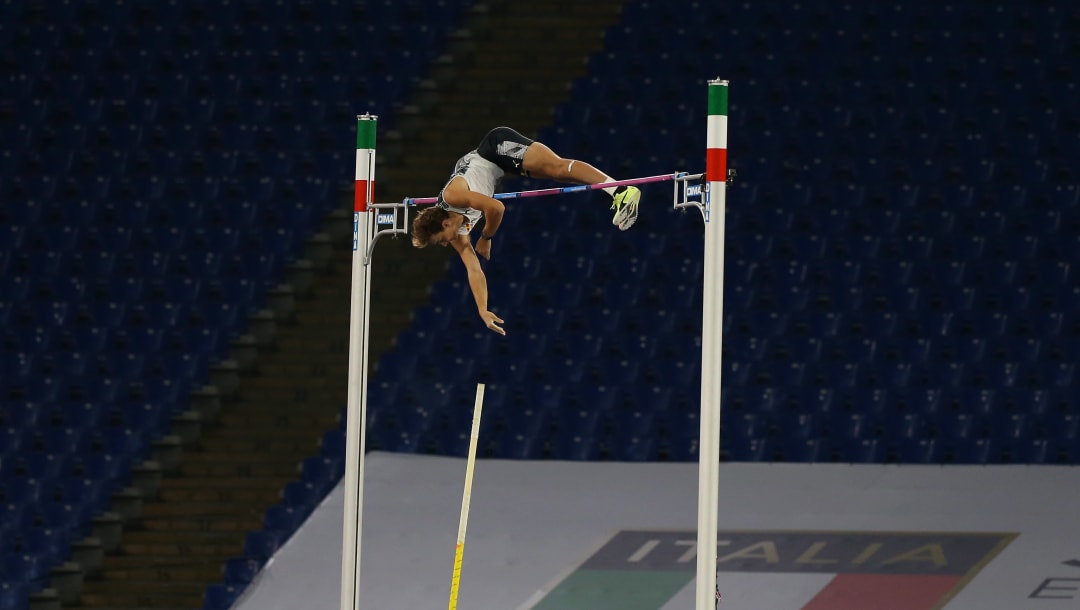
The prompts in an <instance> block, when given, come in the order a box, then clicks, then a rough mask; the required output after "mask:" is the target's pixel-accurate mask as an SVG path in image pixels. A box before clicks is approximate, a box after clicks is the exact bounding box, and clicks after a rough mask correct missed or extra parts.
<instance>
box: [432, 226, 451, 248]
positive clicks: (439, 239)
mask: <svg viewBox="0 0 1080 610" xmlns="http://www.w3.org/2000/svg"><path fill="white" fill-rule="evenodd" d="M456 236H457V227H453V226H447V224H446V222H443V228H442V231H439V232H438V233H435V234H434V235H432V236H431V243H432V244H433V245H436V246H448V245H450V242H452V241H454V237H456Z"/></svg>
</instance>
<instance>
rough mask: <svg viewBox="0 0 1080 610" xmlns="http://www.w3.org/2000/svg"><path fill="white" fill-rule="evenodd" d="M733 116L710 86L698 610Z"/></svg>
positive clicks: (724, 94) (713, 500) (724, 88)
mask: <svg viewBox="0 0 1080 610" xmlns="http://www.w3.org/2000/svg"><path fill="white" fill-rule="evenodd" d="M727 112H728V81H726V80H711V81H709V119H708V130H709V131H708V135H707V138H706V147H707V148H708V150H707V157H706V162H705V180H706V184H707V186H706V191H705V265H704V269H705V270H704V273H705V279H704V282H705V286H704V293H703V294H702V297H703V303H702V328H701V438H700V442H699V445H698V451H699V453H698V526H697V603H696V605H695V607H696V608H697V610H713V609H715V608H716V596H717V592H716V544H717V541H716V538H717V521H718V511H719V506H718V505H719V492H718V487H719V485H720V371H721V367H720V353H721V344H722V341H723V337H722V333H723V328H724V211H725V196H726V190H727Z"/></svg>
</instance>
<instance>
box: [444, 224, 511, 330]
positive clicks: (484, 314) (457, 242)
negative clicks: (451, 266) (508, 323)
mask: <svg viewBox="0 0 1080 610" xmlns="http://www.w3.org/2000/svg"><path fill="white" fill-rule="evenodd" d="M450 244H451V245H452V246H454V249H455V250H457V253H458V256H460V257H461V262H462V263H464V264H465V270H466V271H467V272H468V274H469V289H470V290H472V294H473V299H474V300H475V301H476V310H477V312H478V313H479V314H480V319H481V320H483V321H484V324H485V325H486V326H487V327H488V328H490V329H491V330H493V331H495V332H497V333H499V334H500V335H505V334H506V331H505V330H503V329H502V327H501V326H499V324H502V323H503V320H502V318H500V317H499V316H497V315H495V314H493V313H491V312H490V311H488V289H487V276H485V275H484V270H483V269H481V268H480V259H478V258H476V253H475V252H473V247H472V244H471V243H469V236H468V235H458V236H457V237H455V238H454V241H452V242H450Z"/></svg>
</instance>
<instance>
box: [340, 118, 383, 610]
mask: <svg viewBox="0 0 1080 610" xmlns="http://www.w3.org/2000/svg"><path fill="white" fill-rule="evenodd" d="M376 122H377V117H375V116H372V115H368V114H365V115H363V116H360V117H357V121H356V192H355V195H354V198H353V257H352V294H351V297H350V312H349V386H348V400H349V403H348V412H347V415H346V417H347V421H346V432H345V439H346V442H345V445H346V447H345V522H344V527H343V530H342V540H343V545H342V553H341V610H359V608H360V539H361V532H362V530H363V526H362V524H363V510H364V451H365V447H366V444H367V443H366V436H367V434H366V429H367V427H366V426H365V422H367V374H368V314H369V312H368V309H369V306H370V303H371V267H370V265H368V264H367V263H366V262H365V260H364V258H365V255H366V253H367V250H368V245H369V244H370V243H371V241H372V235H371V214H370V213H369V207H368V206H369V205H370V204H371V203H372V202H373V201H374V191H375V124H376Z"/></svg>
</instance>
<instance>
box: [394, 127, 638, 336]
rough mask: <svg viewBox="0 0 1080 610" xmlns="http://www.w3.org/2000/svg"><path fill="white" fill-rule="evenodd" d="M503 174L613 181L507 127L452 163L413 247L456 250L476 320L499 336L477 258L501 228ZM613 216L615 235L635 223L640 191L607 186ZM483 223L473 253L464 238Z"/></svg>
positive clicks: (419, 222) (420, 219) (416, 229)
mask: <svg viewBox="0 0 1080 610" xmlns="http://www.w3.org/2000/svg"><path fill="white" fill-rule="evenodd" d="M506 175H511V176H525V177H527V178H544V179H548V180H555V181H557V182H567V183H571V184H601V183H607V182H614V181H615V180H614V178H611V177H610V176H608V175H607V174H605V173H603V172H601V171H600V170H598V169H596V168H595V167H593V166H591V165H589V164H588V163H585V162H583V161H577V160H574V159H564V158H562V157H560V156H559V155H557V154H555V153H554V152H553V151H552V150H551V149H550V148H548V147H547V146H545V145H544V144H542V143H540V142H536V141H533V140H530V139H529V138H526V137H525V136H523V135H521V134H520V133H518V132H516V131H514V130H513V129H510V128H509V127H496V128H495V129H492V130H491V131H489V132H488V133H487V135H485V136H484V138H483V139H482V140H481V141H480V144H479V146H477V147H476V149H475V150H472V151H470V152H468V153H467V154H466V155H465V156H464V157H462V158H460V159H458V161H457V164H456V165H455V166H454V172H453V174H451V176H450V180H449V182H447V183H446V186H444V187H443V189H442V191H441V192H440V193H439V197H438V203H436V204H435V205H433V206H431V207H429V208H425V209H424V210H423V211H421V212H420V213H419V214H418V215H417V216H416V218H415V219H414V220H413V223H412V243H413V245H414V246H416V247H417V248H423V247H426V246H428V245H431V244H435V245H439V246H446V245H451V246H453V247H454V249H455V250H457V253H458V255H459V256H460V257H461V262H462V263H464V264H465V269H466V270H467V271H468V274H469V288H470V289H471V290H472V294H473V299H474V300H475V301H476V308H477V310H478V311H479V313H480V318H481V319H482V320H483V321H484V324H485V325H487V327H488V328H490V329H491V330H493V331H495V332H497V333H499V334H500V335H505V334H506V331H505V330H503V328H502V327H501V326H499V325H500V324H502V323H503V320H502V318H500V317H499V316H497V315H495V314H494V313H492V312H491V311H490V310H488V302H487V300H488V290H487V278H486V277H485V276H484V271H483V269H481V268H480V260H479V259H478V258H477V257H476V255H477V254H479V255H480V256H483V257H484V258H485V259H488V260H490V259H491V240H492V238H494V237H495V233H496V232H497V231H498V230H499V224H500V223H502V217H503V210H504V208H503V204H502V202H500V201H499V200H498V199H495V198H494V194H495V187H496V185H497V184H498V182H499V180H500V179H501V178H502V177H503V176H506ZM603 190H604V191H605V192H606V193H607V194H608V195H611V198H612V203H611V209H612V210H614V211H615V216H614V218H612V220H611V224H613V225H615V226H616V227H618V228H619V230H621V231H625V230H627V229H629V228H630V226H631V225H632V224H634V221H635V220H637V211H638V202H639V201H640V200H641V191H640V190H638V189H637V188H636V187H633V186H620V187H607V188H604V189H603ZM481 218H483V219H484V229H483V232H482V233H481V235H480V237H479V239H477V241H476V246H475V249H474V247H473V244H472V240H471V239H470V237H469V234H470V232H471V231H472V229H473V227H475V226H476V224H477V223H478V222H479V221H480V219H481Z"/></svg>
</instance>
